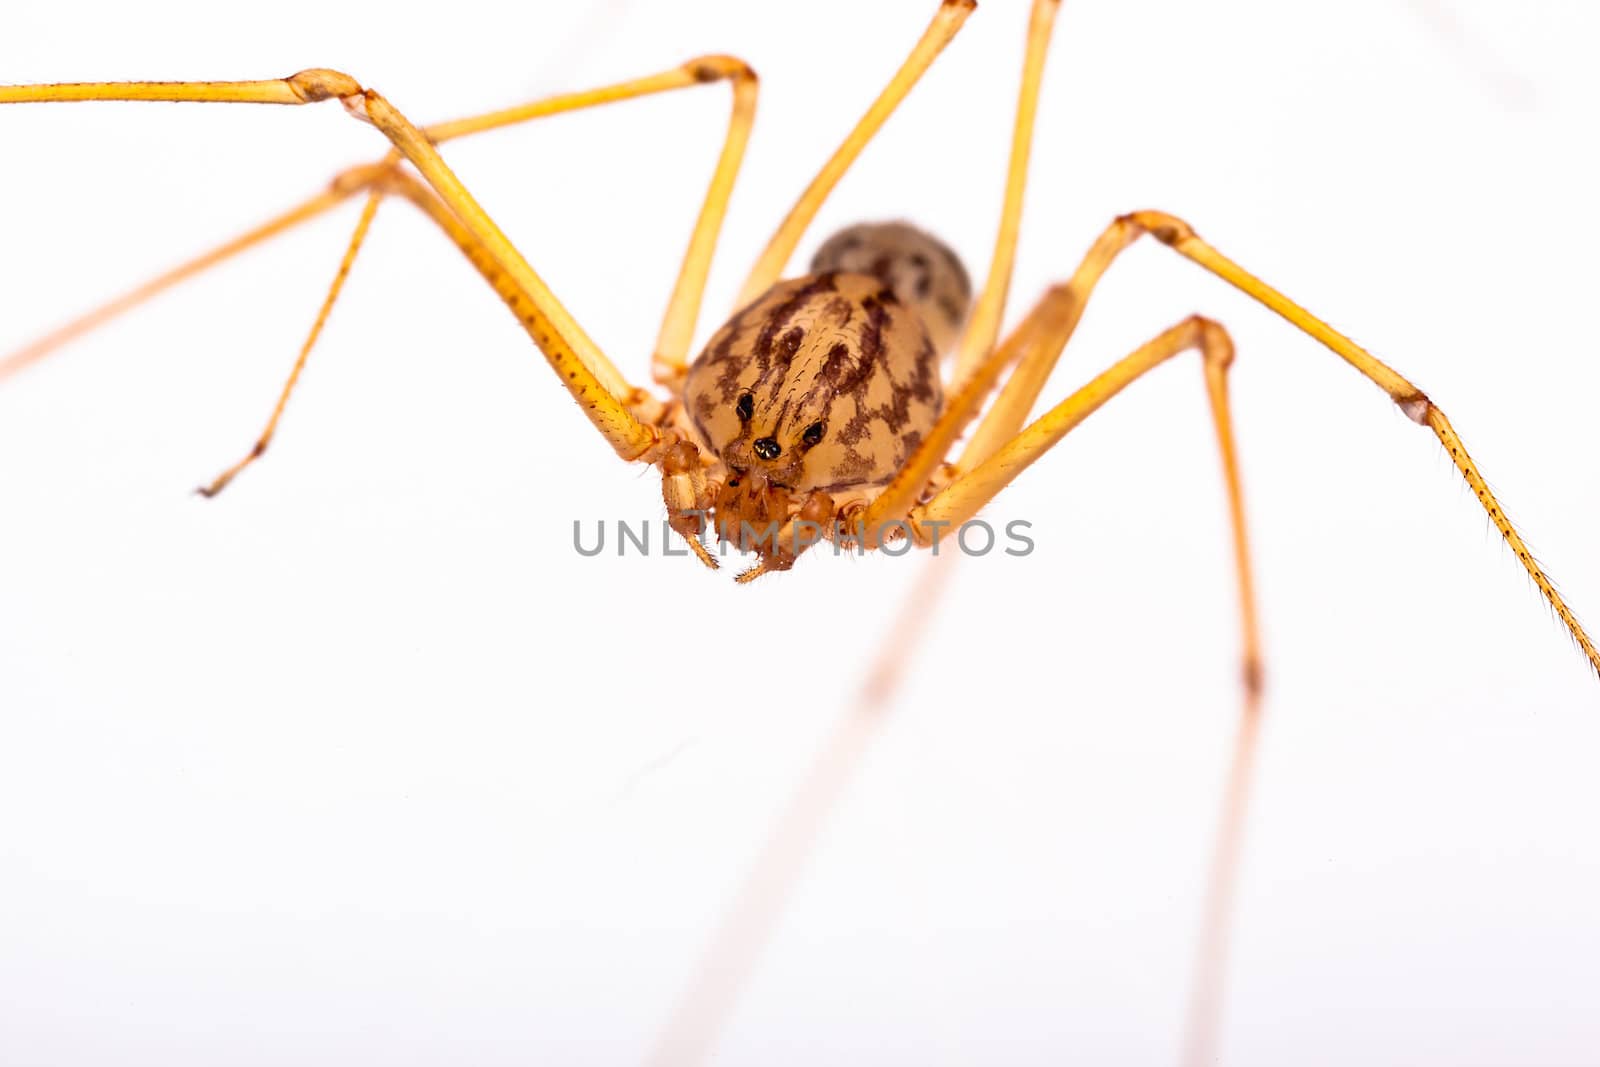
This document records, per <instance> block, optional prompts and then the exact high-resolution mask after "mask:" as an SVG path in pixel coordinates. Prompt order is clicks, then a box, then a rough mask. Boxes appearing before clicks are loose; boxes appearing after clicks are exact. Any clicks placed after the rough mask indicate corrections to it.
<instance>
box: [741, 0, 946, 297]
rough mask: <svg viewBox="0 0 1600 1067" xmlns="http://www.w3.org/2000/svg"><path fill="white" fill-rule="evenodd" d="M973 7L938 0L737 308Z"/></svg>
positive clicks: (790, 247) (790, 248) (753, 273)
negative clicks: (902, 59)
mask: <svg viewBox="0 0 1600 1067" xmlns="http://www.w3.org/2000/svg"><path fill="white" fill-rule="evenodd" d="M976 6H977V0H943V2H942V3H941V4H940V5H939V10H938V11H936V12H935V13H934V16H933V21H932V22H930V23H928V28H927V29H926V30H925V31H923V34H922V37H921V39H919V40H918V41H917V43H916V45H915V46H914V47H913V48H912V49H911V54H910V55H908V56H906V60H905V62H904V63H902V64H901V65H900V69H899V70H897V71H895V73H894V77H892V78H891V79H889V84H888V85H886V86H885V87H884V89H883V92H881V93H879V94H878V98H877V99H876V100H874V101H873V102H872V104H871V106H870V107H868V108H867V113H866V114H865V115H862V116H861V120H860V121H859V122H857V123H856V125H855V128H854V129H852V130H851V131H850V133H849V134H848V135H847V136H846V137H845V139H844V143H843V144H841V145H840V146H839V147H838V148H837V149H836V150H835V151H834V153H833V155H831V156H829V157H828V161H827V162H826V163H824V164H823V165H822V170H821V171H819V172H818V173H817V176H816V177H815V178H813V179H812V180H811V184H810V185H808V186H806V188H805V191H804V192H803V193H801V194H800V199H799V200H797V201H796V202H795V205H794V207H792V208H790V209H789V214H788V215H786V216H784V219H783V222H782V223H780V224H779V225H778V231H777V232H776V233H774V234H773V235H772V239H771V240H770V241H768V242H767V247H766V248H765V249H763V250H762V252H761V256H760V258H759V259H757V260H756V265H755V266H754V267H753V268H751V270H750V276H749V277H748V278H746V279H745V283H744V288H743V289H742V290H740V293H739V305H740V306H741V307H742V306H744V305H745V304H748V303H750V301H752V300H754V299H755V298H756V297H758V296H760V295H761V294H762V293H764V292H766V291H767V290H768V289H770V288H771V287H772V283H773V282H776V281H777V280H778V278H779V277H780V276H782V274H783V270H784V267H786V266H787V265H788V263H789V257H790V256H792V255H794V250H795V246H796V245H798V244H799V243H800V238H802V237H803V236H805V232H806V228H807V227H809V226H810V225H811V220H812V219H814V218H816V216H817V211H818V210H819V209H821V207H822V205H823V203H824V202H825V201H826V200H827V199H828V194H830V193H832V192H833V187H834V186H835V185H837V184H839V179H840V178H842V177H843V176H844V172H845V171H847V170H849V169H850V165H851V164H852V163H854V162H855V161H856V157H857V156H859V155H861V150H862V149H863V148H865V147H866V146H867V142H868V141H871V140H872V138H873V136H874V135H876V134H877V132H878V130H879V129H880V128H882V126H883V124H884V122H885V121H886V120H887V119H888V118H889V116H890V115H892V114H893V113H894V109H895V108H897V107H899V106H900V101H902V100H904V99H905V98H906V94H907V93H909V92H910V91H911V87H912V86H914V85H916V84H917V81H918V79H920V78H921V77H922V75H923V73H924V72H925V71H926V70H927V69H928V67H930V66H931V65H932V64H933V61H934V60H935V59H936V58H938V55H939V53H940V52H942V51H944V47H945V45H947V44H949V43H950V41H951V39H952V38H954V37H955V35H956V33H957V32H958V31H959V30H960V29H961V24H962V23H964V22H966V20H967V16H968V15H970V14H972V9H973V8H974V7H976Z"/></svg>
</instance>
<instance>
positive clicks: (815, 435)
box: [800, 422, 822, 448]
mask: <svg viewBox="0 0 1600 1067" xmlns="http://www.w3.org/2000/svg"><path fill="white" fill-rule="evenodd" d="M800 440H801V441H802V442H804V444H805V446H806V447H807V448H810V447H811V446H812V445H814V444H816V443H817V442H818V441H821V440H822V423H820V422H813V423H812V424H811V425H810V426H807V427H806V430H805V433H803V434H801V435H800Z"/></svg>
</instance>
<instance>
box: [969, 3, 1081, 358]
mask: <svg viewBox="0 0 1600 1067" xmlns="http://www.w3.org/2000/svg"><path fill="white" fill-rule="evenodd" d="M1060 7H1061V0H1033V10H1032V11H1031V12H1030V13H1029V16H1028V43H1027V48H1026V51H1025V52H1024V55H1023V61H1022V88H1021V89H1020V90H1019V91H1018V93H1017V112H1016V118H1015V120H1014V124H1013V127H1012V132H1011V158H1010V161H1009V163H1008V164H1007V165H1006V194H1005V200H1004V201H1003V202H1002V204H1001V208H1000V225H999V227H998V228H997V229H996V231H995V238H994V254H993V256H992V257H991V258H990V260H989V274H988V277H987V279H986V280H985V281H984V284H983V291H982V292H980V293H979V294H978V300H977V303H975V304H974V305H973V307H972V314H971V316H970V317H969V318H968V319H967V328H966V330H965V331H964V332H963V333H962V335H961V343H960V345H959V346H958V347H957V349H956V362H955V369H954V372H953V373H952V374H951V376H950V384H951V387H952V388H953V389H959V388H960V387H961V386H962V385H964V384H965V383H966V381H967V379H968V378H969V377H971V376H972V373H973V372H974V371H976V370H977V368H978V364H979V363H981V362H982V361H983V358H984V356H986V355H988V354H989V353H990V352H991V351H993V350H994V345H995V340H996V339H997V338H998V337H999V336H1000V320H1001V319H1002V318H1004V316H1005V311H1006V297H1007V295H1008V294H1009V293H1010V291H1011V270H1012V266H1013V265H1014V264H1015V263H1016V259H1017V235H1018V234H1019V233H1020V232H1021V229H1022V195H1023V192H1024V191H1025V189H1026V187H1027V184H1028V156H1029V155H1030V153H1031V152H1032V149H1033V123H1034V116H1035V115H1036V114H1037V112H1038V110H1039V87H1040V85H1042V84H1043V82H1044V61H1045V55H1046V54H1047V53H1048V52H1049V49H1050V32H1051V30H1052V29H1053V28H1054V27H1055V22H1056V12H1057V10H1059V8H1060Z"/></svg>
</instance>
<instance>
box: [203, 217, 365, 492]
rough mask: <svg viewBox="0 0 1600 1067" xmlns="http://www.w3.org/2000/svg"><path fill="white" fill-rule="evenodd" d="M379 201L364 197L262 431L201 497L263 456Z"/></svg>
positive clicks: (213, 490)
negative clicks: (337, 262) (309, 330)
mask: <svg viewBox="0 0 1600 1067" xmlns="http://www.w3.org/2000/svg"><path fill="white" fill-rule="evenodd" d="M382 199H383V190H382V189H381V188H376V189H373V190H372V191H371V192H370V193H368V194H367V202H366V204H365V205H364V206H363V207H362V209H361V216H360V218H358V219H357V220H356V228H355V232H354V233H353V234H351V235H350V244H349V246H348V247H346V248H345V253H344V258H343V259H341V260H340V261H339V269H338V271H337V272H335V274H334V276H333V283H332V284H331V285H330V286H329V287H328V295H327V296H326V297H324V298H323V301H322V307H321V308H320V309H318V311H317V318H316V321H315V322H313V323H312V324H311V332H310V333H308V334H307V335H306V339H305V343H304V344H302V345H301V346H300V354H299V355H297V356H296V357H295V360H294V366H293V367H292V368H290V370H289V377H288V379H286V380H285V381H284V383H283V389H282V391H281V392H279V394H278V402H277V404H276V405H274V406H273V409H272V414H271V415H270V416H268V418H267V425H266V426H265V427H264V428H263V429H262V431H261V436H259V437H257V438H256V443H255V445H254V446H252V447H251V449H250V451H249V452H247V453H245V455H244V458H242V459H240V460H239V461H238V462H236V463H235V464H234V465H233V466H231V467H229V468H228V469H227V470H225V471H223V472H222V473H221V474H219V475H217V476H216V477H215V478H213V479H212V480H211V481H210V483H209V484H207V485H202V486H201V487H200V488H198V489H196V490H195V492H197V493H199V494H200V495H201V496H204V497H213V496H216V495H217V494H218V493H220V492H222V490H223V489H225V488H227V485H228V483H229V482H231V481H233V479H234V478H235V477H237V476H238V474H239V472H240V471H242V470H244V469H245V468H246V467H248V466H250V464H252V463H254V462H255V461H256V460H258V459H260V458H261V457H262V456H263V455H264V454H266V451H267V446H268V445H270V444H271V443H272V435H273V434H274V433H276V432H277V429H278V420H279V419H281V418H283V409H284V408H285V407H287V406H288V404H289V394H290V393H292V392H294V387H295V384H296V383H297V382H299V380H300V372H301V371H303V370H305V367H306V358H307V357H309V356H310V355H311V349H312V348H313V347H314V346H315V345H316V343H317V338H318V337H320V336H322V327H323V326H324V325H325V324H326V323H327V321H328V315H329V313H330V312H332V311H333V305H334V302H335V301H336V300H338V299H339V293H340V292H341V291H342V290H343V289H344V282H345V279H346V278H348V277H349V276H350V267H351V266H352V265H353V264H354V263H355V261H356V253H358V252H360V251H361V245H362V243H363V242H365V241H366V239H367V231H369V230H370V229H371V228H372V220H373V217H374V216H376V215H377V213H378V203H379V202H380V201H381V200H382Z"/></svg>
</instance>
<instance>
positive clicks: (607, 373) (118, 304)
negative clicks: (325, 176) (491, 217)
mask: <svg viewBox="0 0 1600 1067" xmlns="http://www.w3.org/2000/svg"><path fill="white" fill-rule="evenodd" d="M329 73H331V72H319V71H312V72H306V73H304V74H301V75H296V76H295V77H294V78H290V79H284V80H283V81H282V82H234V83H123V84H117V83H97V84H88V85H58V86H15V87H11V86H7V87H0V103H20V102H48V101H54V100H107V99H122V100H130V99H131V100H200V101H206V100H221V101H234V102H254V103H286V104H295V103H306V102H311V100H313V99H324V98H326V94H324V95H316V94H317V93H318V92H322V91H323V90H326V89H327V88H328V86H326V85H324V86H322V87H321V88H320V89H319V88H318V87H317V84H316V83H317V81H318V79H319V78H322V77H323V76H325V75H327V74H329ZM339 77H343V76H339ZM722 80H726V81H728V82H730V84H731V86H732V90H733V108H732V113H731V115H730V118H729V124H728V132H727V134H726V136H725V138H724V141H723V146H722V150H721V153H720V155H719V157H718V160H717V165H716V168H715V170H714V171H713V174H712V177H711V181H710V184H709V186H708V188H707V192H706V196H705V200H704V202H703V204H702V206H701V210H700V214H699V216H698V218H697V220H696V223H695V227H694V230H693V232H692V234H691V237H690V240H689V248H688V250H687V252H686V254H685V256H684V260H683V265H682V267H681V269H680V271H679V274H678V278H677V281H676V283H675V285H674V288H673V293H672V297H671V299H670V301H669V303H668V307H667V311H666V314H665V317H664V319H663V322H662V326H661V331H660V334H659V336H658V340H657V344H656V350H655V351H656V356H655V360H654V361H653V370H654V376H655V378H656V380H657V381H659V382H674V381H676V379H677V378H679V377H681V375H682V369H683V366H684V364H685V359H686V353H687V350H688V346H689V344H690V341H691V339H692V336H693V332H694V327H695V322H696V320H697V318H698V315H699V311H700V305H701V302H702V297H703V294H704V290H705V283H706V277H707V275H708V273H709V270H710V265H711V258H712V254H713V251H714V249H715V246H716V242H717V238H718V236H719V234H720V231H721V226H722V221H723V218H724V217H725V215H726V212H727V206H728V200H729V198H730V196H731V193H732V189H733V184H734V180H735V178H736V177H737V175H738V170H739V166H740V163H741V161H742V159H743V154H744V147H745V144H746V142H747V141H748V138H749V132H750V127H751V124H752V123H753V121H754V115H755V100H756V92H757V84H758V83H757V79H756V76H755V73H754V72H753V71H752V70H751V69H750V68H749V66H748V65H747V64H745V63H744V62H743V61H741V60H738V59H735V58H733V57H731V56H721V55H709V56H702V57H699V58H697V59H694V60H691V61H689V62H688V63H684V64H682V65H681V66H678V67H675V68H672V69H671V70H667V71H663V72H661V73H658V74H652V75H648V76H646V77H643V78H637V79H632V80H630V81H625V82H619V83H616V84H613V85H607V86H602V87H600V88H597V89H590V90H585V91H581V92H574V93H565V94H561V95H558V96H553V97H549V98H546V99H542V100H537V101H534V102H532V103H528V104H523V105H520V106H518V107H513V108H507V109H503V110H499V111H494V112H489V113H486V114H482V115H475V116H470V117H467V118H462V119H457V120H454V121H451V122H445V123H439V124H437V125H434V126H430V127H427V128H425V129H424V130H423V131H421V132H422V133H423V134H424V136H425V138H426V139H427V140H429V141H431V142H432V143H434V144H437V143H439V142H441V141H445V140H450V139H453V138H457V137H465V136H470V135H472V134H476V133H481V132H484V131H487V130H491V129H498V128H502V127H505V126H509V125H513V124H516V123H521V122H526V121H529V120H532V119H537V118H542V117H545V116H547V115H554V114H559V113H561V112H566V111H573V110H578V109H581V108H587V107H594V106H598V105H601V104H607V103H612V102H614V101H620V100H626V99H632V98H635V97H640V96H646V95H650V94H653V93H659V92H664V91H669V90H673V89H680V88H687V87H690V86H694V85H701V84H705V83H708V82H715V81H722ZM353 84H354V83H353V82H351V83H350V86H353ZM284 86H289V87H290V90H289V96H292V97H293V98H292V99H291V98H286V96H285V92H284ZM338 87H339V88H345V87H349V86H342V85H341V86H338ZM357 88H359V87H357ZM302 93H304V94H308V95H306V96H304V98H302V97H301V95H299V94H302ZM347 106H351V107H352V108H353V110H358V111H359V110H360V108H359V106H357V105H353V104H352V103H351V102H350V101H347ZM398 158H399V153H398V152H391V153H390V154H389V156H387V157H385V159H384V160H382V161H380V162H377V163H374V164H371V165H369V166H366V167H357V168H353V169H352V170H350V171H347V172H346V173H345V174H343V175H341V176H340V178H338V179H335V181H334V183H333V185H332V186H331V187H330V189H329V190H327V191H326V192H324V193H322V194H319V195H318V196H316V197H313V198H312V199H310V200H307V201H305V202H304V203H302V204H301V205H299V206H297V207H295V208H293V209H291V210H290V211H288V212H285V213H284V214H282V215H279V216H277V217H275V218H273V219H271V220H269V221H268V222H266V223H264V224H262V225H261V226H258V227H257V228H255V229H254V230H251V231H249V232H248V233H246V234H243V235H241V236H240V237H238V238H235V239H233V240H231V241H229V242H227V243H226V244H223V245H221V246H219V247H217V248H215V249H212V250H211V251H209V252H206V253H205V254H203V255H201V256H199V257H197V258H195V259H193V260H191V261H189V262H188V263H185V264H182V265H180V266H179V267H177V268H174V269H173V270H170V271H168V272H166V273H165V274H163V275H161V276H160V277H157V278H155V279H153V280H151V281H150V282H147V283H145V284H143V285H141V286H139V287H137V288H135V289H133V290H131V291H130V292H128V293H126V294H124V295H123V296H120V297H118V298H116V299H115V300H113V301H111V302H109V303H108V304H105V305H103V306H101V307H100V308H97V309H95V310H93V311H90V312H89V313H87V314H85V315H83V316H81V317H80V318H78V319H76V320H74V321H73V322H71V323H68V324H66V325H65V326H63V327H61V328H59V329H57V330H55V331H53V332H52V333H50V334H49V335H47V336H45V337H43V338H40V339H39V340H38V341H35V342H33V343H32V344H30V345H28V346H27V347H26V348H24V349H21V350H19V351H17V352H15V353H13V354H12V355H11V356H9V357H7V358H6V359H4V360H0V378H4V377H5V376H6V375H8V374H10V373H13V372H15V371H17V370H20V369H21V368H22V367H24V366H26V365H28V364H31V363H33V362H36V361H37V360H39V359H41V358H43V357H44V356H45V355H47V354H49V353H50V352H51V351H53V350H55V349H56V348H58V347H59V346H61V345H63V344H65V343H66V342H67V341H70V340H72V339H73V338H75V337H77V336H79V335H81V334H82V333H84V332H86V331H87V330H89V329H92V328H94V327H96V326H99V325H101V324H103V323H104V322H106V321H107V320H109V319H111V318H113V317H114V316H116V315H118V314H121V313H122V312H123V311H126V310H128V309H129V308H131V307H133V306H135V305H137V304H139V303H141V302H143V301H144V300H147V299H149V298H150V297H152V296H154V295H156V294H157V293H159V292H161V291H163V290H165V289H167V288H169V287H171V286H173V285H175V284H177V283H178V282H180V281H183V280H185V279H187V278H189V277H192V276H193V275H195V274H198V273H200V272H201V271H203V270H205V269H207V268H209V267H211V266H214V265H216V264H217V263H220V262H222V261H223V260H226V259H228V258H230V257H232V256H234V255H236V254H238V253H239V252H242V251H244V250H245V249H247V248H249V247H251V246H253V245H255V244H257V243H260V242H262V241H265V240H267V239H269V238H271V237H274V236H276V235H278V234H280V233H283V232H284V231H286V230H288V229H290V228H292V227H293V226H295V225H297V224H299V223H300V222H304V221H306V220H308V219H311V218H314V217H316V216H317V215H320V214H322V213H323V212H325V211H327V210H328V209H330V208H332V207H334V206H335V205H337V204H339V203H341V202H342V201H343V200H345V199H347V198H348V197H349V196H351V195H352V194H353V193H355V192H357V191H359V190H361V189H364V188H369V187H371V186H372V185H373V184H374V183H375V182H376V181H378V180H379V178H380V177H381V176H382V175H383V174H385V173H388V172H391V171H392V170H393V165H394V163H395V161H397V160H398ZM463 192H464V190H463ZM363 225H364V224H363ZM490 225H491V226H492V223H491V224H490ZM360 232H362V227H358V234H359V233H360ZM359 244H360V237H359V236H358V237H357V238H356V240H355V241H354V242H353V244H352V248H351V254H353V252H354V249H355V247H356V246H359ZM506 247H509V242H507V243H506ZM501 252H502V253H503V252H504V249H501ZM513 253H514V250H513ZM518 258H520V257H518ZM348 260H349V255H348V254H347V261H346V263H345V265H344V267H343V268H341V272H340V275H339V280H337V281H336V282H335V285H334V287H333V291H332V292H331V293H330V298H329V301H328V302H327V304H325V306H324V308H323V311H322V314H321V315H320V316H319V318H318V326H317V327H314V328H313V331H312V340H313V341H314V339H315V335H316V332H317V329H319V328H320V324H321V322H322V321H323V320H324V319H325V318H326V315H327V311H328V305H331V302H332V299H333V298H334V297H336V296H337V294H338V289H339V283H340V281H342V278H343V274H344V272H345V271H347V270H348V265H349V264H348ZM528 273H529V274H530V275H531V274H532V272H531V270H529V271H528ZM533 277H534V278H535V280H537V276H536V275H535V276H533ZM524 280H526V279H524ZM541 287H542V283H541ZM541 295H543V296H549V294H548V290H544V291H543V293H542V294H541ZM538 303H539V304H540V305H542V306H543V309H544V310H543V313H544V314H550V313H551V312H552V311H553V312H554V313H555V314H556V315H557V316H558V317H560V318H563V319H564V322H563V323H562V327H563V328H565V329H566V330H568V331H569V332H568V333H566V334H565V335H563V336H566V337H569V338H571V340H569V341H568V344H569V345H570V346H572V347H574V348H575V349H576V353H577V356H578V358H579V359H580V361H583V362H584V363H585V366H587V367H588V369H589V370H590V371H591V372H592V373H593V374H595V376H596V377H597V378H599V379H600V381H601V383H602V384H603V385H604V386H605V389H606V391H607V392H608V393H610V395H611V397H612V399H613V400H617V399H621V400H624V401H627V400H637V399H639V394H640V393H642V390H635V389H634V388H633V387H632V386H630V385H629V384H628V382H627V381H626V380H625V379H624V378H623V377H622V376H621V374H620V373H619V372H617V370H616V368H615V367H614V366H612V365H611V363H610V362H609V361H608V360H606V358H605V357H604V355H602V354H600V353H599V349H598V348H596V347H595V346H594V344H593V342H592V341H590V340H589V339H588V338H587V337H586V336H584V335H583V334H582V330H581V328H579V327H578V326H577V324H576V323H575V322H573V321H572V320H571V318H570V316H566V314H565V310H564V309H562V308H561V307H560V305H559V304H558V303H556V302H555V300H554V297H553V296H549V299H548V303H546V302H544V301H539V302H538ZM535 340H536V341H537V340H538V338H537V336H536V337H535ZM309 347H310V342H308V344H307V346H306V349H305V350H302V352H301V355H300V357H299V359H298V360H297V362H296V370H295V371H294V372H293V373H292V374H291V376H290V381H289V383H288V386H287V387H286V388H285V390H284V392H283V395H282V397H281V398H280V404H279V408H278V414H281V411H282V404H283V402H284V401H285V400H286V399H287V396H288V393H289V392H290V390H291V389H292V387H293V385H294V382H295V377H296V376H297V375H298V373H299V367H300V366H302V365H303V363H304V360H305V357H306V354H307V351H308V350H309ZM541 347H542V345H541ZM547 355H548V353H547ZM591 361H592V362H591ZM580 377H581V376H580ZM578 380H579V378H568V379H567V381H568V388H569V389H573V388H574V384H575V383H577V382H578ZM593 418H595V414H594V413H593V409H591V419H593ZM276 421H277V416H276V415H275V416H274V418H273V420H272V422H273V423H276ZM617 421H621V420H617ZM622 425H623V427H624V428H626V425H627V424H626V423H625V422H623V423H622ZM270 429H271V427H270V426H269V432H268V434H267V436H269V437H270ZM608 436H610V435H609V434H608ZM641 436H642V435H641V434H640V433H639V432H638V431H634V432H632V434H631V437H632V438H639V437H641ZM612 443H613V445H614V446H616V445H617V442H616V441H615V440H613V442H612ZM633 450H634V447H633V446H632V445H630V446H629V451H633ZM619 451H620V449H619ZM257 454H259V453H257ZM253 458H254V456H253V455H252V456H250V457H246V459H245V460H244V461H242V462H241V463H240V464H238V465H236V467H235V468H232V469H230V471H229V472H227V473H225V474H224V476H222V477H221V478H220V479H219V483H220V484H217V483H214V484H213V486H211V487H208V488H211V489H213V490H215V489H220V488H221V486H222V484H226V481H227V480H228V479H229V478H231V477H232V475H233V474H235V473H237V472H238V470H239V469H241V468H242V467H243V466H244V465H247V464H248V463H249V462H250V460H251V459H253Z"/></svg>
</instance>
